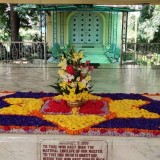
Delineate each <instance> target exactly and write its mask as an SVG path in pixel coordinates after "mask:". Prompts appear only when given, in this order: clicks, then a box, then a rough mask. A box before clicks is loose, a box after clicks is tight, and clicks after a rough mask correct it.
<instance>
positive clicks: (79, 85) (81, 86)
mask: <svg viewBox="0 0 160 160" xmlns="http://www.w3.org/2000/svg"><path fill="white" fill-rule="evenodd" d="M78 87H79V89H80V90H82V89H84V88H85V87H86V86H85V84H84V83H82V82H79V83H78Z"/></svg>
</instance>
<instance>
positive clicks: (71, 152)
mask: <svg viewBox="0 0 160 160" xmlns="http://www.w3.org/2000/svg"><path fill="white" fill-rule="evenodd" d="M107 157H108V145H107V143H106V141H102V140H48V139H47V140H42V141H41V143H40V160H107V159H108V158H107Z"/></svg>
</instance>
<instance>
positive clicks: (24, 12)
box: [0, 4, 39, 41]
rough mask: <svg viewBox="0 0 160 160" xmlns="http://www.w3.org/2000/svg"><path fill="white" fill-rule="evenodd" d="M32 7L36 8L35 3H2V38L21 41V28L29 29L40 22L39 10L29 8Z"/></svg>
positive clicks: (0, 21)
mask: <svg viewBox="0 0 160 160" xmlns="http://www.w3.org/2000/svg"><path fill="white" fill-rule="evenodd" d="M31 7H32V8H33V7H34V8H36V6H35V5H30V4H26V5H20V4H0V30H1V31H2V33H3V34H2V33H1V36H0V39H2V40H12V41H19V40H21V36H20V34H19V30H20V28H24V29H25V30H27V29H29V28H32V27H33V26H36V25H37V24H38V21H39V18H38V12H37V11H36V10H33V9H29V8H31ZM25 8H26V9H25ZM9 37H11V39H9Z"/></svg>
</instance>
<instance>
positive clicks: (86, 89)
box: [53, 49, 98, 102]
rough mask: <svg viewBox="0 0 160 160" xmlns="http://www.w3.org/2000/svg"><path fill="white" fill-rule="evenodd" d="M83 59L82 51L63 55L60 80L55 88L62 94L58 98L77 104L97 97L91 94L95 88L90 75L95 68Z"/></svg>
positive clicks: (59, 72) (60, 65) (60, 64)
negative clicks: (83, 61)
mask: <svg viewBox="0 0 160 160" xmlns="http://www.w3.org/2000/svg"><path fill="white" fill-rule="evenodd" d="M83 57H84V55H83V53H82V51H79V52H74V51H73V50H72V49H71V51H70V52H69V53H68V54H66V53H63V55H62V58H61V61H60V63H59V64H58V66H59V67H60V69H59V70H58V74H59V76H60V78H59V79H58V81H57V83H56V85H55V86H53V87H54V88H55V89H56V90H57V91H58V92H59V93H60V96H58V97H57V98H59V99H64V100H66V101H69V102H76V101H82V100H86V99H93V98H94V99H95V97H97V96H93V95H92V94H90V92H91V88H92V87H93V85H91V84H90V81H91V75H90V73H91V71H92V70H93V68H94V67H93V66H90V61H86V62H85V63H82V62H81V60H82V59H83ZM97 98H98V97H97Z"/></svg>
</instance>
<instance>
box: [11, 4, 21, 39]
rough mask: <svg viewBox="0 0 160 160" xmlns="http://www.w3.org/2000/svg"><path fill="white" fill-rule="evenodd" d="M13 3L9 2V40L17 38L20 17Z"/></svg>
mask: <svg viewBox="0 0 160 160" xmlns="http://www.w3.org/2000/svg"><path fill="white" fill-rule="evenodd" d="M14 6H15V4H10V26H11V41H18V40H19V28H20V19H19V16H18V14H17V12H16V11H14Z"/></svg>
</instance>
